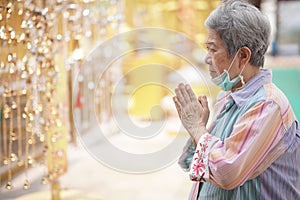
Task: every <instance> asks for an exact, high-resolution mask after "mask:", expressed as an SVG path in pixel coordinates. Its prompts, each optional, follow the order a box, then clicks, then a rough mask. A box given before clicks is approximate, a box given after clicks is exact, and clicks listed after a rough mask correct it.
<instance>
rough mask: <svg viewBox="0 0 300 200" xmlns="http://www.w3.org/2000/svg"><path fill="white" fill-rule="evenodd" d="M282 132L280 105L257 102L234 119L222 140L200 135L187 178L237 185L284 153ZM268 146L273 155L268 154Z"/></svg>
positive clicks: (225, 187)
mask: <svg viewBox="0 0 300 200" xmlns="http://www.w3.org/2000/svg"><path fill="white" fill-rule="evenodd" d="M220 131H221V130H220ZM285 132H286V129H285V128H284V126H283V124H282V118H281V113H280V108H279V106H278V105H277V104H276V103H273V102H272V101H268V102H266V101H264V102H259V103H257V104H256V105H255V106H253V107H252V108H251V109H250V110H249V111H247V112H246V113H245V114H244V115H243V116H241V117H240V118H239V119H238V120H237V121H236V123H235V125H234V127H233V130H232V133H231V135H230V137H228V138H226V139H225V140H224V141H222V140H221V139H220V138H216V137H215V136H213V135H211V134H209V133H206V134H204V135H203V136H202V137H201V138H200V140H199V142H198V144H197V148H196V151H195V154H194V157H193V160H192V164H191V166H192V167H191V168H190V178H191V179H192V180H196V181H210V182H212V183H213V184H215V185H217V186H219V187H221V188H224V189H233V188H235V187H238V186H240V185H242V184H243V183H244V182H245V181H247V180H249V178H250V177H251V176H252V175H253V174H260V173H262V171H263V170H265V169H266V168H267V167H268V166H269V165H271V163H272V162H273V161H274V160H275V159H277V158H278V157H279V156H280V155H282V154H283V148H281V147H280V144H281V142H280V141H281V139H282V137H283V135H284V133H285ZM271 150H272V158H270V157H268V156H269V152H270V151H271ZM266 157H267V159H266ZM264 160H268V162H263V161H264ZM262 165H264V166H262ZM258 169H259V170H260V171H259V172H258V171H257V170H258ZM251 178H253V177H251Z"/></svg>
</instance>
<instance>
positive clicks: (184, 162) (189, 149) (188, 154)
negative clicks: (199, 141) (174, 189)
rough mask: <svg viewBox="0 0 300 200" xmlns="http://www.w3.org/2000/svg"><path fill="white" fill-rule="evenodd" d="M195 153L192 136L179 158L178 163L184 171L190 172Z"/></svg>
mask: <svg viewBox="0 0 300 200" xmlns="http://www.w3.org/2000/svg"><path fill="white" fill-rule="evenodd" d="M194 153H195V147H194V144H193V141H192V138H189V139H188V141H187V142H186V144H185V146H184V148H183V151H182V154H181V156H180V157H179V160H178V164H179V166H180V167H181V168H182V169H183V171H185V172H188V171H189V170H190V164H191V161H192V158H193V155H194Z"/></svg>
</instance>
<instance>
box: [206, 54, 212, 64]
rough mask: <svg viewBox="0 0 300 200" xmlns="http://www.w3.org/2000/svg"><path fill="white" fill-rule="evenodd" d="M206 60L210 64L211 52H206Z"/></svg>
mask: <svg viewBox="0 0 300 200" xmlns="http://www.w3.org/2000/svg"><path fill="white" fill-rule="evenodd" d="M204 62H205V63H206V64H208V65H210V64H211V57H210V55H209V53H207V54H206V56H205V59H204Z"/></svg>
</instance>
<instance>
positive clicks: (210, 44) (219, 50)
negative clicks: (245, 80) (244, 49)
mask: <svg viewBox="0 0 300 200" xmlns="http://www.w3.org/2000/svg"><path fill="white" fill-rule="evenodd" d="M206 47H207V50H208V52H207V55H206V57H205V63H206V64H208V66H209V73H210V76H211V78H215V77H217V76H218V75H220V74H221V73H223V71H224V69H226V70H228V68H229V66H230V64H231V62H232V60H233V57H232V58H228V56H227V55H228V54H227V50H226V48H225V47H224V44H223V42H222V40H221V38H220V36H219V34H218V33H217V32H216V31H214V30H212V29H208V35H207V40H206ZM237 60H238V59H235V60H234V63H232V67H231V69H230V71H229V74H230V78H233V77H236V76H238V74H239V71H238V63H237Z"/></svg>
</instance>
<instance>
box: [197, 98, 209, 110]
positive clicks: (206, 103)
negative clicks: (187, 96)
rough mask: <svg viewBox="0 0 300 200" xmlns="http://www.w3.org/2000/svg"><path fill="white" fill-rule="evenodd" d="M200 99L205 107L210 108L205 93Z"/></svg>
mask: <svg viewBox="0 0 300 200" xmlns="http://www.w3.org/2000/svg"><path fill="white" fill-rule="evenodd" d="M198 101H199V103H200V104H201V105H202V107H203V108H204V109H206V108H207V109H208V101H207V98H206V96H205V95H201V96H199V98H198Z"/></svg>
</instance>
